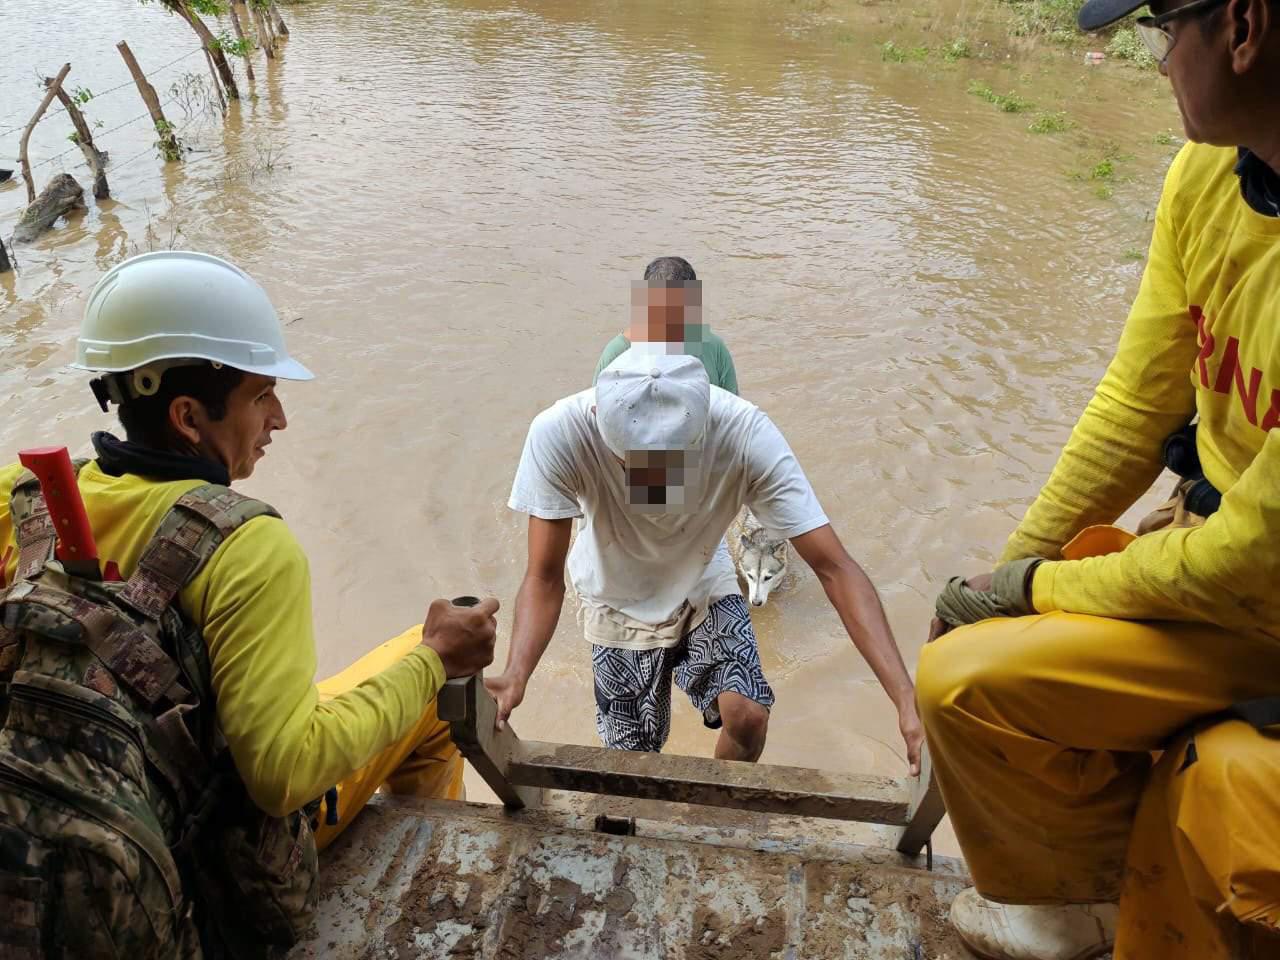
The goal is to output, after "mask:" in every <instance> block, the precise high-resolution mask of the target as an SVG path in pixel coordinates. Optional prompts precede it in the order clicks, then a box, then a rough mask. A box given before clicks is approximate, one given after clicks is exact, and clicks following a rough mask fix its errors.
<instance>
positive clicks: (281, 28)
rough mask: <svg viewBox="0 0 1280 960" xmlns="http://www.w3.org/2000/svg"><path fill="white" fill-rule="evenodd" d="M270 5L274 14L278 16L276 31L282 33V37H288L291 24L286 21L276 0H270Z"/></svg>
mask: <svg viewBox="0 0 1280 960" xmlns="http://www.w3.org/2000/svg"><path fill="white" fill-rule="evenodd" d="M268 7H269V9H270V10H271V14H272V16H274V17H275V18H276V33H278V34H280V36H282V37H287V36H288V35H289V25H288V24H287V23H285V22H284V17H283V16H282V15H281V13H280V8H279V7H278V6H276V0H269V2H268Z"/></svg>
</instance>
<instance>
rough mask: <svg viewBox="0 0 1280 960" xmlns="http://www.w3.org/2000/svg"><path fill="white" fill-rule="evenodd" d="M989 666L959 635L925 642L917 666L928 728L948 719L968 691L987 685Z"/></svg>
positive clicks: (918, 699)
mask: <svg viewBox="0 0 1280 960" xmlns="http://www.w3.org/2000/svg"><path fill="white" fill-rule="evenodd" d="M957 641H959V642H957ZM966 648H967V649H966ZM989 667H990V664H989V663H988V662H987V661H985V660H984V659H983V657H981V656H980V655H978V652H977V651H976V650H975V649H973V647H972V646H969V645H967V644H965V643H964V642H963V641H962V640H961V638H959V637H953V636H950V635H947V636H944V637H942V638H940V639H939V640H935V641H934V642H933V643H927V644H925V645H924V647H923V648H922V649H921V650H920V660H919V663H918V665H917V667H916V706H917V708H918V709H919V711H920V720H921V722H922V723H923V724H924V726H925V729H926V730H928V729H931V728H933V727H935V726H937V725H938V724H940V723H945V722H946V721H947V719H948V718H949V717H951V716H953V715H954V714H955V713H956V712H957V710H958V709H959V707H958V704H959V703H961V702H962V701H963V700H964V698H965V695H966V694H967V693H971V692H973V691H975V690H979V689H982V688H984V687H985V686H986V685H987V683H988V681H989V680H990V679H991V673H992V671H991V670H990V669H989Z"/></svg>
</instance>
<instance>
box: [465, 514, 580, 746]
mask: <svg viewBox="0 0 1280 960" xmlns="http://www.w3.org/2000/svg"><path fill="white" fill-rule="evenodd" d="M572 532H573V520H572V519H565V520H543V519H540V518H539V517H534V516H530V517H529V560H528V565H527V566H526V568H525V573H524V580H523V581H522V582H521V584H520V592H519V593H517V594H516V612H515V620H514V622H513V625H512V628H511V650H510V652H509V653H508V654H507V667H506V669H505V670H504V671H503V672H502V673H501V674H500V675H499V676H497V677H490V678H489V679H487V680H485V682H484V685H485V687H486V689H488V691H489V693H491V694H492V695H493V698H494V699H495V700H497V701H498V729H502V728H503V727H504V726H505V725H506V722H507V717H509V716H511V711H512V710H514V709H515V708H516V707H518V706H519V705H520V702H521V701H522V700H523V699H524V691H525V687H526V686H527V685H528V683H529V677H530V676H532V675H533V671H534V668H536V667H537V666H538V661H539V660H541V659H542V655H543V653H545V652H546V649H547V644H549V643H550V642H551V635H552V634H554V633H555V632H556V623H557V622H558V621H559V620H560V608H561V606H562V605H563V604H564V561H565V557H566V556H567V555H568V553H569V538H570V535H571V534H572Z"/></svg>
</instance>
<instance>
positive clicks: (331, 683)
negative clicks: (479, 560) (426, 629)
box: [316, 624, 463, 850]
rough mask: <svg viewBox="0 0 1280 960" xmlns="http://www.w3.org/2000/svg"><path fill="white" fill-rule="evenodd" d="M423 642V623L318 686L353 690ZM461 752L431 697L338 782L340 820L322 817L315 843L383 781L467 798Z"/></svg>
mask: <svg viewBox="0 0 1280 960" xmlns="http://www.w3.org/2000/svg"><path fill="white" fill-rule="evenodd" d="M421 642H422V625H421V624H418V625H417V626H415V627H412V628H410V629H409V630H406V631H405V632H404V633H402V634H400V636H398V637H395V638H394V639H392V640H389V641H387V642H386V643H384V644H382V646H380V647H376V648H375V649H373V650H372V651H370V652H369V653H367V654H365V655H364V656H363V657H361V658H360V659H359V660H357V661H356V662H355V663H353V664H352V665H351V666H349V667H347V669H345V670H343V671H342V672H341V673H339V674H337V675H336V676H333V677H330V678H328V679H327V680H322V681H321V682H320V683H319V684H317V687H318V689H319V691H320V698H321V699H322V700H326V699H332V698H333V697H336V696H338V695H339V694H341V693H343V692H345V691H347V690H350V689H351V688H352V687H355V686H356V685H357V684H359V683H362V682H363V681H365V680H367V679H368V678H369V677H371V676H373V675H374V674H376V673H379V672H381V671H382V670H385V669H386V668H387V667H389V666H391V665H392V664H393V663H395V662H396V661H398V660H400V659H401V658H402V657H404V656H406V655H408V654H409V653H410V651H412V650H413V649H414V647H416V646H417V645H418V644H419V643H421ZM462 773H463V764H462V755H461V754H460V753H459V752H458V748H457V747H456V746H454V743H453V740H451V739H450V737H449V725H448V724H447V723H445V722H444V721H443V720H441V719H440V718H439V717H438V716H436V702H435V701H434V700H433V701H432V702H431V703H429V704H428V705H427V708H426V709H425V710H423V712H422V716H421V717H420V718H419V719H418V722H417V723H416V724H414V726H413V727H412V728H411V729H410V730H409V732H408V733H407V734H405V735H404V736H403V737H401V738H400V739H399V740H398V741H396V742H395V743H393V744H391V746H389V747H387V748H386V749H385V750H383V751H382V752H381V753H379V754H377V755H375V756H374V758H373V759H372V760H370V761H369V762H368V763H366V764H365V765H364V766H363V767H361V768H360V769H359V770H357V771H356V772H355V773H353V774H352V775H351V776H349V777H347V778H346V779H345V780H343V781H342V782H341V783H339V784H338V785H337V789H338V822H337V823H336V824H332V825H330V824H327V823H325V820H324V817H323V816H322V817H321V820H320V828H319V829H318V830H317V831H316V845H317V846H318V847H320V849H322V850H323V849H324V848H325V847H326V846H328V845H329V844H330V843H332V842H333V841H334V839H336V838H337V836H338V835H339V834H340V833H342V831H343V830H345V829H346V828H347V827H348V825H350V823H351V822H352V820H354V819H355V817H356V814H358V813H359V812H360V809H361V808H362V807H363V806H364V805H365V804H366V803H368V802H369V798H370V797H372V796H373V795H374V793H375V792H376V791H377V790H378V788H379V787H381V786H383V785H384V784H385V785H386V787H387V789H388V790H390V792H392V793H399V794H409V795H412V796H418V797H438V798H443V799H447V800H461V799H463V785H462Z"/></svg>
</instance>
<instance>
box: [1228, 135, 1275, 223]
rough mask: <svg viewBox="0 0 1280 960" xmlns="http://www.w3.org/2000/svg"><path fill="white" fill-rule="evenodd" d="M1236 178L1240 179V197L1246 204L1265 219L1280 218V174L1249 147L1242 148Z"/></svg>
mask: <svg viewBox="0 0 1280 960" xmlns="http://www.w3.org/2000/svg"><path fill="white" fill-rule="evenodd" d="M1236 176H1238V177H1239V178H1240V195H1241V196H1243V197H1244V202H1245V203H1247V204H1249V206H1250V207H1252V208H1253V209H1254V210H1256V211H1257V212H1258V213H1260V214H1262V215H1263V216H1264V217H1280V173H1276V171H1274V170H1272V169H1271V168H1270V167H1269V166H1267V165H1266V164H1265V163H1263V162H1262V160H1260V159H1259V158H1258V156H1257V155H1256V154H1254V153H1253V152H1252V151H1251V150H1249V149H1248V148H1247V147H1241V148H1240V159H1239V160H1238V161H1237V162H1236Z"/></svg>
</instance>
